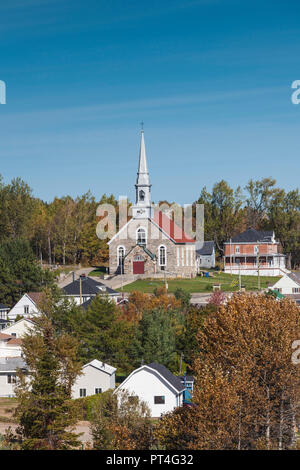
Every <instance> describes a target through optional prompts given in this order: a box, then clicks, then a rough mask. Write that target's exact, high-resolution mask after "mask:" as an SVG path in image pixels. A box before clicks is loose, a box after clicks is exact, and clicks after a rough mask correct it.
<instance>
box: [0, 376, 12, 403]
mask: <svg viewBox="0 0 300 470" xmlns="http://www.w3.org/2000/svg"><path fill="white" fill-rule="evenodd" d="M7 375H8V372H0V397H12V396H14V395H15V393H14V387H15V384H9V383H8V382H7Z"/></svg>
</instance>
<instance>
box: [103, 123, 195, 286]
mask: <svg viewBox="0 0 300 470" xmlns="http://www.w3.org/2000/svg"><path fill="white" fill-rule="evenodd" d="M135 189H136V202H135V205H134V206H132V208H131V209H132V218H131V219H130V220H129V221H128V222H127V224H125V225H124V226H123V227H121V229H120V230H119V232H118V233H116V235H114V236H113V237H112V238H111V240H110V241H109V242H108V245H109V271H110V274H136V275H141V276H142V275H145V276H151V275H155V274H161V275H166V276H168V277H173V276H174V277H176V276H182V277H193V276H195V275H196V271H197V268H196V251H195V240H194V239H192V238H190V237H189V236H187V235H186V234H185V233H184V231H183V230H182V229H181V228H180V227H179V226H178V225H176V224H175V223H174V221H173V220H171V218H169V217H168V216H167V215H166V214H165V213H163V212H161V211H159V210H155V209H154V207H153V205H152V204H151V184H150V178H149V172H148V165H147V158H146V150H145V140H144V131H142V135H141V145H140V156H139V164H138V172H137V179H136V184H135Z"/></svg>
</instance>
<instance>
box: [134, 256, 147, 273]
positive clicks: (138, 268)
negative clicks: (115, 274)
mask: <svg viewBox="0 0 300 470" xmlns="http://www.w3.org/2000/svg"><path fill="white" fill-rule="evenodd" d="M144 273H145V261H144V258H143V257H142V256H140V255H137V256H135V257H134V260H133V274H144Z"/></svg>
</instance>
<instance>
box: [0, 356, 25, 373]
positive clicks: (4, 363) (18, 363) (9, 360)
mask: <svg viewBox="0 0 300 470" xmlns="http://www.w3.org/2000/svg"><path fill="white" fill-rule="evenodd" d="M18 368H19V369H25V368H26V363H25V361H24V359H23V358H22V357H1V358H0V371H1V372H15V371H16V369H18Z"/></svg>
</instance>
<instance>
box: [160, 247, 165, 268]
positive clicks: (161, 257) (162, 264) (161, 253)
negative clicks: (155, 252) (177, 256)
mask: <svg viewBox="0 0 300 470" xmlns="http://www.w3.org/2000/svg"><path fill="white" fill-rule="evenodd" d="M159 265H160V266H165V265H166V247H165V246H163V245H162V246H160V247H159Z"/></svg>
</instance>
